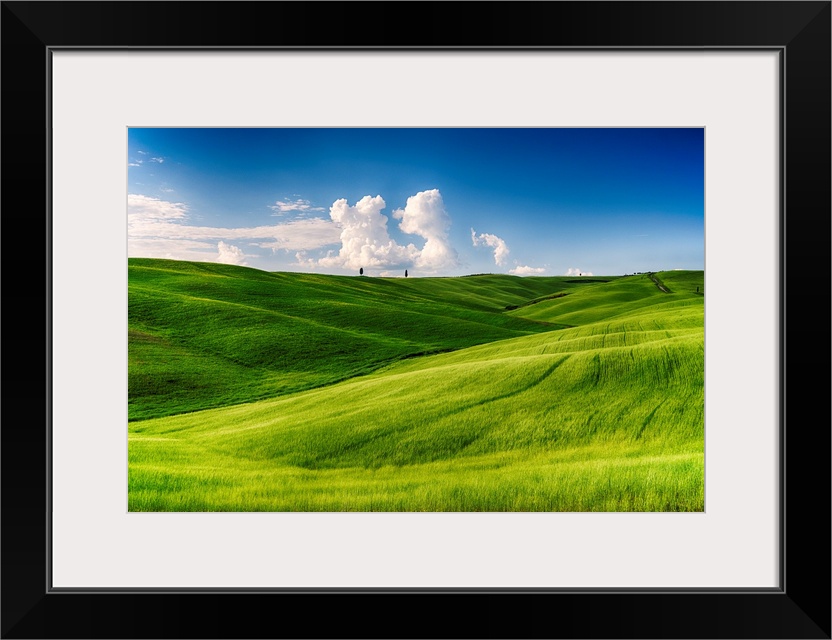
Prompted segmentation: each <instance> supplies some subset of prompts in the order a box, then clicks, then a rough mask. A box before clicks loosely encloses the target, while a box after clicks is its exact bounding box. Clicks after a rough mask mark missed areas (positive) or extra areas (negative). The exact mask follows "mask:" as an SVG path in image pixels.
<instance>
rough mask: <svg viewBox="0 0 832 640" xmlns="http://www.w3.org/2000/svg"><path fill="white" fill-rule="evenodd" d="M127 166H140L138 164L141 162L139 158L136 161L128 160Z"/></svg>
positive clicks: (140, 164)
mask: <svg viewBox="0 0 832 640" xmlns="http://www.w3.org/2000/svg"><path fill="white" fill-rule="evenodd" d="M127 166H128V167H140V166H142V162H141V160H139V161H138V162H128V163H127Z"/></svg>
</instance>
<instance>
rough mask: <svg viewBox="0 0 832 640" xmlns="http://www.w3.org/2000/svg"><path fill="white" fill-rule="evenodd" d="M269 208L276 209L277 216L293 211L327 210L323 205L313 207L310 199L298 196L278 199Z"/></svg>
mask: <svg viewBox="0 0 832 640" xmlns="http://www.w3.org/2000/svg"><path fill="white" fill-rule="evenodd" d="M269 208H270V209H271V210H272V211H274V214H273V215H276V216H280V215H283V214H284V213H290V212H292V211H295V212H306V211H325V210H326V209H324V208H323V207H313V206H312V203H311V202H310V201H309V200H304V199H303V198H298V199H297V200H288V199H287V200H278V201H277V202H275V203H274V204H273V205H271V206H270V207H269Z"/></svg>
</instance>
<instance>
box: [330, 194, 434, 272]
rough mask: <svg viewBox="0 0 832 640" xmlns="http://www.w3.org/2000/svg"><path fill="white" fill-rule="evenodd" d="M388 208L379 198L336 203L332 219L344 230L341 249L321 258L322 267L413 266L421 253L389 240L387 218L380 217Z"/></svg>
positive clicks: (342, 231) (378, 196) (370, 197)
mask: <svg viewBox="0 0 832 640" xmlns="http://www.w3.org/2000/svg"><path fill="white" fill-rule="evenodd" d="M385 206H386V203H385V202H384V199H383V198H382V197H381V196H380V195H377V196H375V197H372V196H364V197H363V198H361V200H359V201H358V202H356V203H355V204H354V205H350V204H349V203H348V202H347V200H346V198H341V199H339V200H336V201H335V202H333V203H332V206H331V207H330V209H329V216H330V218H332V221H333V222H334V223H335V224H336V225H338V227H339V228H340V229H341V235H340V240H341V249H340V251H339V252H338V253H337V254H335V253H331V254H330V255H328V256H326V257H324V258H321V259H320V260H319V261H318V262H319V264H320V265H321V266H325V267H344V268H346V269H360V268H361V267H374V268H378V267H385V268H387V267H399V266H404V265H410V264H412V263H413V261H414V260H415V259H416V257H417V256H418V253H419V250H418V249H416V247H415V246H413V245H412V244H409V245H407V246H402V245H400V244H398V243H397V242H396V241H395V240H393V239H392V238H391V237H390V234H389V233H388V231H387V217H386V216H385V215H384V214H382V213H381V210H382V209H384V207H385Z"/></svg>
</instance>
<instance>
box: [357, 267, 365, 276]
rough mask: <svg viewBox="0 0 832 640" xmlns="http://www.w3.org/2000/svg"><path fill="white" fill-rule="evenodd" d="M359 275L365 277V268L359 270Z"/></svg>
mask: <svg viewBox="0 0 832 640" xmlns="http://www.w3.org/2000/svg"><path fill="white" fill-rule="evenodd" d="M358 275H360V276H363V275H364V267H361V268H360V269H359V270H358Z"/></svg>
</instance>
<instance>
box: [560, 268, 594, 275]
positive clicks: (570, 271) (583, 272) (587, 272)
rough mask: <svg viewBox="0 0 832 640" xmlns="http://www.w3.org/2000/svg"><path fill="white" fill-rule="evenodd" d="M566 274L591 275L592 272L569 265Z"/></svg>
mask: <svg viewBox="0 0 832 640" xmlns="http://www.w3.org/2000/svg"><path fill="white" fill-rule="evenodd" d="M566 275H567V276H591V275H592V273H591V272H589V271H581V270H580V269H578V268H577V267H575V268H574V269H573V268H571V267H570V268H569V269H567V270H566Z"/></svg>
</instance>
